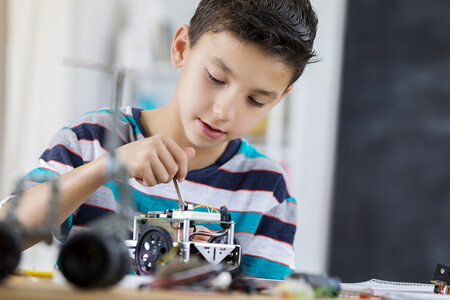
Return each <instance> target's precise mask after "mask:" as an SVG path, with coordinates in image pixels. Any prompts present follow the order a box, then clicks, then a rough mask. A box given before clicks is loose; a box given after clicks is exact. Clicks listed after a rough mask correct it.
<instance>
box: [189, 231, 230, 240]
mask: <svg viewBox="0 0 450 300" xmlns="http://www.w3.org/2000/svg"><path fill="white" fill-rule="evenodd" d="M227 232H228V229H226V230H223V231H219V232H212V231H197V232H193V233H191V234H190V235H189V240H190V241H192V239H193V238H194V236H196V235H204V236H211V237H218V236H222V235H224V234H226V233H227Z"/></svg>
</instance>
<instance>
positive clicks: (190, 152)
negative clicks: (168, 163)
mask: <svg viewBox="0 0 450 300" xmlns="http://www.w3.org/2000/svg"><path fill="white" fill-rule="evenodd" d="M183 151H184V153H186V155H187V157H188V159H193V158H194V156H195V150H194V148H191V147H187V148H183Z"/></svg>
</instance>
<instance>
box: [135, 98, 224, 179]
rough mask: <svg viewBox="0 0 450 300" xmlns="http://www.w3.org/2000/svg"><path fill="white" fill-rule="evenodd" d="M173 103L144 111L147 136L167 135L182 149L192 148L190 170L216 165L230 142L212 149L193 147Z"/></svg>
mask: <svg viewBox="0 0 450 300" xmlns="http://www.w3.org/2000/svg"><path fill="white" fill-rule="evenodd" d="M174 106H175V105H174V104H173V102H171V103H169V104H168V105H166V106H163V107H161V108H158V109H152V110H144V111H143V112H142V114H141V122H142V125H143V126H144V129H145V131H146V133H147V135H148V136H149V137H150V136H155V135H158V134H165V135H167V136H168V137H170V138H171V139H173V140H174V141H175V142H176V143H177V144H178V145H180V147H182V148H185V147H192V148H194V150H195V156H194V158H193V159H191V160H189V162H188V170H189V171H190V170H196V169H202V168H205V167H207V166H209V165H211V164H213V163H215V162H216V161H217V160H218V159H219V158H220V157H221V156H222V155H223V154H224V153H225V151H226V150H227V148H228V145H229V142H227V143H224V144H221V145H218V146H216V147H212V148H199V147H195V146H194V145H192V144H191V143H190V142H189V140H188V139H187V137H186V135H185V133H184V130H183V129H182V124H181V121H180V118H179V113H178V111H177V108H176V107H174Z"/></svg>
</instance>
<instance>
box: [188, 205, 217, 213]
mask: <svg viewBox="0 0 450 300" xmlns="http://www.w3.org/2000/svg"><path fill="white" fill-rule="evenodd" d="M198 207H206V208H210V209H212V210H214V211H215V212H216V213H219V211H218V210H217V209H215V208H214V207H212V206H209V205H206V204H199V205H197V206H194V209H196V208H198Z"/></svg>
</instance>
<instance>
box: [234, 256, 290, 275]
mask: <svg viewBox="0 0 450 300" xmlns="http://www.w3.org/2000/svg"><path fill="white" fill-rule="evenodd" d="M292 272H294V271H293V270H291V269H290V268H289V267H287V266H285V265H282V264H279V263H277V262H274V261H270V260H267V259H264V258H261V257H255V256H248V255H244V256H243V257H242V264H241V268H240V273H243V274H246V275H249V276H254V277H258V278H265V279H277V280H283V279H285V278H286V276H288V275H289V274H291V273H292Z"/></svg>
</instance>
